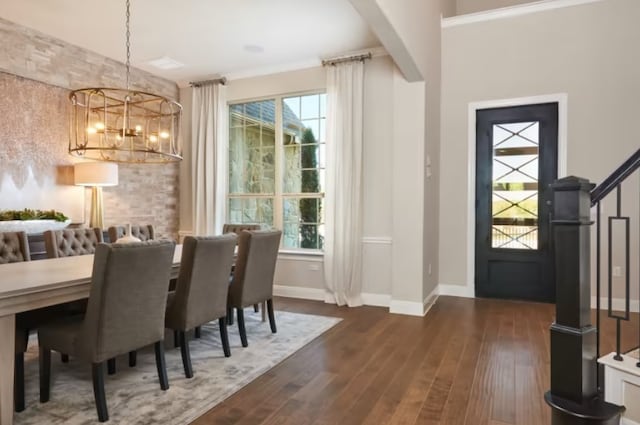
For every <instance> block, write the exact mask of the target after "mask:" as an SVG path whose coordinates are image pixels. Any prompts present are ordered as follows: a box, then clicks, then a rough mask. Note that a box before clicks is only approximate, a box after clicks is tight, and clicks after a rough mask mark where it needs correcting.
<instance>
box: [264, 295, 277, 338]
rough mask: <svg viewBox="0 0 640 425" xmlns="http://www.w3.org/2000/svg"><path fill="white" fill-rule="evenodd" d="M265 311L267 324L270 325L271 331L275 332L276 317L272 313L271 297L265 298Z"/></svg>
mask: <svg viewBox="0 0 640 425" xmlns="http://www.w3.org/2000/svg"><path fill="white" fill-rule="evenodd" d="M267 311H268V312H269V325H270V326H271V332H273V333H276V332H278V329H277V328H276V317H275V315H274V314H273V298H270V299H268V300H267Z"/></svg>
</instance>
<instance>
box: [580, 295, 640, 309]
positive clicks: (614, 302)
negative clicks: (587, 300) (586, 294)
mask: <svg viewBox="0 0 640 425" xmlns="http://www.w3.org/2000/svg"><path fill="white" fill-rule="evenodd" d="M597 301H598V297H591V308H596V304H597ZM600 307H601V308H602V309H603V310H607V309H608V308H609V298H607V297H600ZM611 307H612V308H613V310H615V311H624V310H625V308H626V306H625V302H624V298H612V299H611ZM629 311H630V312H631V313H640V300H630V302H629Z"/></svg>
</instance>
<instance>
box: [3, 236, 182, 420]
mask: <svg viewBox="0 0 640 425" xmlns="http://www.w3.org/2000/svg"><path fill="white" fill-rule="evenodd" d="M93 257H94V256H93V255H80V256H75V257H64V258H52V259H47V260H37V261H25V262H19V263H9V264H2V265H0V338H2V341H1V342H0V425H11V424H13V409H14V407H13V373H14V359H15V353H14V350H15V327H16V314H17V313H21V312H24V311H29V310H34V309H37V308H41V307H47V306H51V305H56V304H62V303H66V302H69V301H75V300H80V299H86V298H88V297H89V291H90V286H91V273H92V270H93ZM181 257H182V245H176V248H175V252H174V256H173V265H172V270H171V277H172V278H175V277H177V275H178V271H179V268H180V259H181Z"/></svg>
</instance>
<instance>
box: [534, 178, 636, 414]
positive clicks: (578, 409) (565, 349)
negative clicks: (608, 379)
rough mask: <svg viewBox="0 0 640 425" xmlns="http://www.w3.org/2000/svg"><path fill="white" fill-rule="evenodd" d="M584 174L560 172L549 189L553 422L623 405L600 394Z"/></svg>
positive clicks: (547, 396)
mask: <svg viewBox="0 0 640 425" xmlns="http://www.w3.org/2000/svg"><path fill="white" fill-rule="evenodd" d="M593 186H594V185H593V184H591V183H590V182H589V181H588V180H586V179H581V178H579V177H565V178H563V179H560V180H558V181H556V182H555V183H554V184H552V185H551V187H552V189H553V219H552V222H551V223H552V229H553V238H554V250H555V270H556V275H555V279H556V321H555V322H554V323H553V324H552V325H551V390H550V391H549V392H547V393H546V394H545V401H546V402H547V403H548V404H549V405H550V406H551V412H552V416H551V417H552V424H553V425H569V424H571V425H583V424H585V425H586V424H606V425H614V424H619V422H620V414H621V413H622V412H623V411H624V408H622V407H620V406H616V405H613V404H610V403H606V402H605V401H604V400H603V399H601V398H600V396H599V394H598V389H597V384H596V373H597V369H596V360H597V359H596V332H597V329H596V328H595V326H593V325H592V324H591V274H590V259H591V234H590V228H591V224H592V222H591V220H590V211H591V195H590V191H591V189H593Z"/></svg>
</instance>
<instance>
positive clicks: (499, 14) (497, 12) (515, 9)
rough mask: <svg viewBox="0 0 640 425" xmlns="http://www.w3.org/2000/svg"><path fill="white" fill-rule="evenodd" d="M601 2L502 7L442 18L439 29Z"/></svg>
mask: <svg viewBox="0 0 640 425" xmlns="http://www.w3.org/2000/svg"><path fill="white" fill-rule="evenodd" d="M601 1H603V0H542V1H537V2H533V3H526V4H520V5H517V6H509V7H502V8H500V9H493V10H488V11H485V12H477V13H469V14H467V15H459V16H452V17H449V18H442V21H441V24H440V25H441V27H442V28H451V27H457V26H460V25H467V24H475V23H478V22H485V21H493V20H496V19H506V18H513V17H515V16H522V15H528V14H531V13H538V12H544V11H548V10H553V9H561V8H564V7H572V6H579V5H583V4H588V3H597V2H601Z"/></svg>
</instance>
